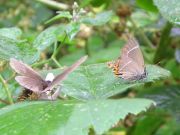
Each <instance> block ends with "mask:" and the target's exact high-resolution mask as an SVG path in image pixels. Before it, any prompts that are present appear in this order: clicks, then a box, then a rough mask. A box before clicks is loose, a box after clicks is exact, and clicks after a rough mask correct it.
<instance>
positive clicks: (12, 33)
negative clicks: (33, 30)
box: [0, 27, 22, 40]
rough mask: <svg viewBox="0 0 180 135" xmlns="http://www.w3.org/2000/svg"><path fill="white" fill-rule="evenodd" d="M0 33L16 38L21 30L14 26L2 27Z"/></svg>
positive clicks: (20, 33)
mask: <svg viewBox="0 0 180 135" xmlns="http://www.w3.org/2000/svg"><path fill="white" fill-rule="evenodd" d="M0 35H1V36H4V37H7V38H10V39H14V40H16V39H17V38H19V37H20V36H21V35H22V31H21V30H20V29H19V28H16V27H11V28H2V29H0Z"/></svg>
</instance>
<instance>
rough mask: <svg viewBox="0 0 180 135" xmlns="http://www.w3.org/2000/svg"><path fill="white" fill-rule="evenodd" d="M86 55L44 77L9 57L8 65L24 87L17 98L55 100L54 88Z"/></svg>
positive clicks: (55, 92)
mask: <svg viewBox="0 0 180 135" xmlns="http://www.w3.org/2000/svg"><path fill="white" fill-rule="evenodd" d="M86 59H87V56H84V57H82V58H80V59H79V60H78V61H76V62H75V63H74V64H73V65H71V66H70V67H68V68H66V69H65V70H64V71H63V72H62V73H60V74H59V75H57V76H56V77H54V75H53V74H52V73H48V74H47V76H46V79H43V78H42V77H41V76H40V74H39V73H38V72H36V71H35V70H34V69H32V68H31V67H30V66H28V65H27V64H25V63H23V62H22V61H19V60H16V59H14V58H11V59H10V66H11V67H12V69H14V70H15V71H16V72H17V73H18V74H19V75H18V76H16V77H15V80H16V81H17V82H18V83H19V84H20V85H21V86H23V87H24V88H25V91H23V93H22V95H20V97H19V100H23V99H26V98H29V99H31V100H36V99H48V100H55V99H57V97H58V96H59V92H60V90H59V89H56V90H54V88H55V87H56V86H57V85H59V84H60V83H61V82H62V81H63V80H64V79H65V78H66V77H67V76H68V75H69V74H70V73H71V72H73V71H74V70H75V69H76V68H78V67H79V66H80V65H81V64H82V63H83V62H85V60H86Z"/></svg>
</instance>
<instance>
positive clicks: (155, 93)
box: [139, 85, 180, 122]
mask: <svg viewBox="0 0 180 135" xmlns="http://www.w3.org/2000/svg"><path fill="white" fill-rule="evenodd" d="M139 97H146V98H149V99H153V100H154V101H156V103H157V106H158V107H159V108H162V109H164V110H166V111H168V112H170V113H171V114H172V116H174V117H175V118H176V120H177V121H179V122H180V113H179V110H180V102H179V101H180V85H174V86H165V87H163V86H161V87H153V88H149V89H146V90H145V91H141V92H140V93H139Z"/></svg>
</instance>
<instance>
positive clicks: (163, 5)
mask: <svg viewBox="0 0 180 135" xmlns="http://www.w3.org/2000/svg"><path fill="white" fill-rule="evenodd" d="M154 4H155V5H156V6H157V7H158V9H159V11H160V12H161V14H162V15H163V16H164V17H165V18H166V19H167V20H169V21H170V22H173V23H175V24H179V25H180V8H179V7H180V2H179V0H154Z"/></svg>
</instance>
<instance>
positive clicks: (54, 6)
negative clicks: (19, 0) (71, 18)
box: [36, 0, 70, 10]
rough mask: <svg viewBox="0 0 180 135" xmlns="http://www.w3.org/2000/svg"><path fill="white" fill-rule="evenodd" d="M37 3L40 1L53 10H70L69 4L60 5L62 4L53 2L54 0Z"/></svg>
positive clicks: (42, 0)
mask: <svg viewBox="0 0 180 135" xmlns="http://www.w3.org/2000/svg"><path fill="white" fill-rule="evenodd" d="M36 1H39V2H41V3H43V4H46V5H48V6H51V7H53V8H56V9H58V10H60V9H61V10H67V9H69V8H70V7H69V5H67V4H64V3H60V2H57V1H53V0H36Z"/></svg>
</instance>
